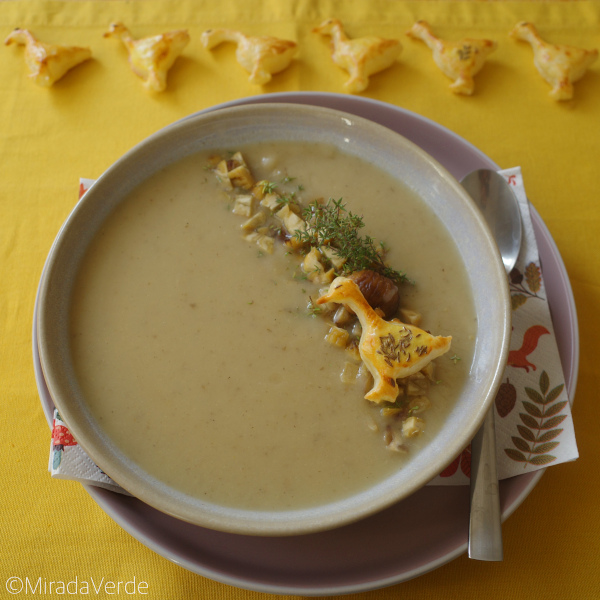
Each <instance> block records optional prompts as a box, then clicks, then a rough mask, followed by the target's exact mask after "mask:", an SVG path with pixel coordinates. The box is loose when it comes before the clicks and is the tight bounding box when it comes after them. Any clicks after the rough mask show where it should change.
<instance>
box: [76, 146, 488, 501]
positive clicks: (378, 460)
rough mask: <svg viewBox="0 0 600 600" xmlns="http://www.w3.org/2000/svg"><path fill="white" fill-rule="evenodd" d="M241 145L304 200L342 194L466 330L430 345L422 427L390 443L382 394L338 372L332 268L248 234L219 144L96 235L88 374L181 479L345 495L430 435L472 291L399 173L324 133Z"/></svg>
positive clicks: (219, 494) (452, 388)
mask: <svg viewBox="0 0 600 600" xmlns="http://www.w3.org/2000/svg"><path fill="white" fill-rule="evenodd" d="M235 150H241V151H242V152H243V155H244V157H245V158H246V161H247V163H248V166H249V167H250V170H251V171H252V173H253V175H254V177H255V179H256V180H260V179H264V180H268V181H270V182H274V183H276V185H278V186H279V189H281V190H287V192H286V193H289V194H293V195H295V196H296V197H298V198H301V199H303V200H304V201H305V203H306V204H308V203H309V202H311V201H312V200H314V199H315V198H329V197H332V198H336V199H339V198H343V200H344V202H345V204H346V205H347V207H348V209H349V210H351V211H352V212H353V213H355V214H358V215H361V216H362V217H363V220H364V223H365V228H364V232H365V233H366V234H368V235H370V236H373V238H375V239H376V240H378V241H383V242H385V244H386V246H387V248H388V252H387V255H386V261H387V262H388V263H389V264H390V265H392V266H393V267H394V268H397V269H400V270H403V271H405V272H406V273H407V274H408V276H409V277H410V278H411V280H414V284H412V283H404V284H402V285H401V286H400V295H401V306H403V307H407V308H410V309H414V310H416V311H418V312H419V313H420V314H421V315H422V324H421V327H423V328H424V329H426V330H428V331H431V332H432V333H434V334H436V335H438V334H439V335H452V336H453V339H452V349H451V351H450V352H448V353H447V354H446V355H444V356H441V357H439V358H438V359H436V361H435V377H434V382H432V384H431V385H430V387H429V390H428V393H427V397H428V399H429V401H430V403H431V406H430V407H429V409H428V410H427V412H426V413H425V416H424V417H423V423H424V426H423V431H422V432H421V434H420V435H417V436H415V437H413V438H411V439H410V441H409V443H408V442H407V445H406V447H405V448H404V447H403V451H402V452H398V451H390V448H389V446H388V444H387V443H386V442H385V441H384V437H385V432H384V431H383V430H382V427H381V424H380V421H379V420H378V419H379V417H380V414H381V406H378V405H375V404H373V403H372V402H369V401H367V400H365V399H364V394H365V388H364V385H359V384H353V383H348V382H347V380H344V381H342V380H341V379H340V372H341V371H342V370H343V368H344V364H345V363H346V362H347V358H346V356H345V353H344V352H343V351H341V350H340V349H339V348H338V347H336V346H335V345H332V344H330V343H327V342H325V341H324V337H325V335H326V333H327V331H328V325H327V324H326V322H325V320H324V319H322V318H318V317H315V315H314V314H313V311H311V302H310V298H311V297H313V298H314V297H318V295H319V291H318V290H319V288H322V287H323V285H322V284H321V285H319V284H317V283H313V282H311V281H309V280H308V279H307V278H306V277H303V274H302V271H301V270H299V268H298V262H297V261H294V257H291V256H290V253H289V251H288V249H287V247H286V246H285V245H284V244H283V243H276V244H275V248H274V251H273V253H272V254H269V253H267V252H263V251H262V250H261V249H260V247H258V246H257V245H256V244H254V243H251V242H249V241H248V240H246V239H243V236H242V235H241V234H240V224H241V223H242V222H243V221H244V220H245V219H240V217H239V216H238V215H237V214H233V213H232V201H231V196H230V195H229V194H227V193H225V192H224V191H223V186H222V182H220V181H219V178H218V177H216V176H215V174H214V172H212V170H211V169H208V168H207V165H208V164H209V158H210V157H209V156H208V155H197V156H192V157H189V158H187V159H185V160H183V161H181V162H179V163H177V164H174V165H172V166H170V167H168V168H166V169H165V170H164V171H162V172H160V173H157V174H156V175H154V176H153V177H152V178H151V179H150V180H148V181H147V182H145V183H144V184H143V185H141V186H140V187H139V188H138V189H137V190H135V192H134V193H132V194H131V196H130V197H129V198H127V199H126V201H124V202H123V203H122V204H121V205H120V206H119V208H118V209H117V210H116V211H115V212H114V213H113V214H112V215H111V216H110V218H109V219H108V220H107V221H106V223H105V224H104V226H103V228H102V230H101V231H100V232H99V234H98V236H97V237H96V239H95V240H94V241H93V243H92V245H91V247H90V249H89V251H88V253H87V255H86V257H85V260H84V263H83V266H82V268H81V271H80V273H79V275H78V279H77V281H76V285H75V291H74V295H73V311H72V321H71V341H72V352H73V357H74V363H75V369H76V373H77V377H78V379H79V384H80V386H81V389H82V391H83V393H84V395H85V398H86V401H87V403H88V405H89V409H90V412H91V413H92V415H93V417H94V418H95V419H96V420H97V421H98V422H99V424H100V425H101V427H102V428H103V429H104V430H105V432H106V433H107V434H108V435H109V436H110V438H111V439H112V440H114V442H115V443H116V444H117V446H118V447H119V448H120V449H121V450H122V451H123V453H124V454H126V455H127V456H128V457H130V458H131V459H132V460H133V461H134V462H135V463H137V464H138V465H139V466H140V467H141V468H142V469H144V470H145V471H146V472H147V473H148V474H150V475H151V476H153V477H156V478H158V479H160V480H161V481H163V482H166V483H167V484H169V485H171V486H173V487H174V488H176V489H178V490H180V491H182V492H184V493H187V494H190V495H192V496H194V497H198V498H201V499H205V500H207V501H210V502H215V503H218V504H222V505H227V506H233V507H240V508H247V509H296V508H304V507H309V506H313V505H316V504H321V503H323V502H328V501H334V500H337V499H339V498H341V497H344V496H349V495H351V494H353V493H356V492H359V491H362V490H364V489H366V488H367V487H369V486H371V485H372V484H374V483H376V482H378V481H381V480H383V479H384V478H385V477H386V476H388V475H390V474H392V473H393V472H394V471H396V470H397V469H399V468H401V467H402V465H403V464H405V462H406V460H407V459H410V456H411V454H413V453H414V452H418V450H419V448H420V447H421V446H422V445H423V444H426V443H427V442H428V440H430V439H431V438H432V436H435V433H436V431H437V430H438V429H439V427H440V425H441V424H442V423H443V421H444V418H445V416H446V415H447V414H448V411H449V410H450V409H451V407H452V405H453V403H454V400H455V398H457V396H458V395H459V394H460V390H461V387H462V385H463V384H464V382H465V380H466V377H467V376H468V371H469V366H470V363H471V360H472V355H473V346H474V339H475V336H476V330H477V323H476V319H475V315H474V312H473V307H472V300H471V292H470V289H469V286H468V283H467V279H466V275H465V273H464V272H463V267H462V265H461V262H460V260H459V257H458V253H457V251H456V249H455V247H454V245H453V242H452V240H451V239H450V238H449V236H448V234H447V233H446V232H445V230H444V228H443V226H442V224H440V223H439V222H438V221H437V218H436V217H435V215H433V214H432V213H431V212H430V210H429V208H428V207H426V206H425V205H424V204H423V203H422V202H421V201H420V200H419V198H417V197H415V196H414V195H413V194H412V193H411V192H410V191H409V190H408V189H407V188H406V187H405V186H404V185H403V184H402V182H400V181H396V180H395V179H393V178H392V177H390V176H389V175H387V174H385V173H383V172H381V171H380V170H379V169H377V168H376V167H375V166H373V165H369V164H366V163H364V162H363V161H361V160H359V159H357V158H353V157H351V156H347V155H345V154H342V153H340V152H339V151H338V150H335V149H333V148H331V147H327V146H314V145H303V144H291V143H285V142H281V143H275V144H268V145H261V146H255V147H247V148H239V149H237V148H236V149H235ZM388 441H389V440H388ZM406 449H407V450H408V451H407V452H404V450H406Z"/></svg>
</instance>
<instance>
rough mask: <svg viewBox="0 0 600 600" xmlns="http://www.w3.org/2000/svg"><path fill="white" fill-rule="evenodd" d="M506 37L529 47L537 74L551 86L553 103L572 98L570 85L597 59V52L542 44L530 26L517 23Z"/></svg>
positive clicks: (537, 34) (534, 29)
mask: <svg viewBox="0 0 600 600" xmlns="http://www.w3.org/2000/svg"><path fill="white" fill-rule="evenodd" d="M509 35H510V37H512V38H514V39H516V40H522V41H524V42H528V43H529V44H531V47H532V48H533V63H534V65H535V67H536V68H537V70H538V71H539V73H540V75H541V76H542V77H543V78H544V79H545V80H546V81H547V82H548V83H549V84H550V85H551V86H552V89H551V90H550V96H551V97H552V98H554V99H555V100H570V99H571V98H573V94H574V89H573V83H574V82H576V81H577V80H579V79H581V78H582V77H583V76H584V74H585V72H586V71H587V69H588V67H589V66H590V65H591V64H592V63H593V62H594V61H595V60H596V59H597V58H598V50H596V49H594V50H583V49H581V48H575V47H573V46H564V45H562V46H559V45H557V44H549V43H548V42H545V41H544V40H543V39H542V38H541V37H540V35H539V33H538V32H537V30H536V28H535V26H534V25H533V24H532V23H526V22H525V21H522V22H521V23H517V25H516V26H515V27H514V29H513V30H512V31H511V32H510V34H509Z"/></svg>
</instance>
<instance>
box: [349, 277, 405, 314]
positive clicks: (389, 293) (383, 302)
mask: <svg viewBox="0 0 600 600" xmlns="http://www.w3.org/2000/svg"><path fill="white" fill-rule="evenodd" d="M349 278H350V279H352V280H353V281H354V282H355V283H356V284H357V285H358V287H359V288H360V291H361V293H362V295H363V296H364V297H365V300H366V301H367V302H368V303H369V304H370V305H371V306H372V307H373V308H380V309H381V310H382V311H383V313H384V318H386V319H391V318H392V317H394V316H395V315H396V312H397V311H398V305H399V304H400V292H399V291H398V286H397V285H396V284H395V283H394V282H393V281H392V280H391V279H390V278H389V277H386V276H385V275H381V274H380V273H377V272H376V271H371V270H370V269H364V270H363V271H355V272H354V273H352V274H351V275H350V276H349Z"/></svg>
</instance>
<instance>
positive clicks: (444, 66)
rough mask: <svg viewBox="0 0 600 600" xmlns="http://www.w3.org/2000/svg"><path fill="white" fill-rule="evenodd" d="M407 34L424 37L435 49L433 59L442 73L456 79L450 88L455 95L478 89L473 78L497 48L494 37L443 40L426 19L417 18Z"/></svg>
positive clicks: (470, 92) (416, 37) (418, 37)
mask: <svg viewBox="0 0 600 600" xmlns="http://www.w3.org/2000/svg"><path fill="white" fill-rule="evenodd" d="M406 35H408V36H409V37H411V38H413V39H420V40H423V41H424V42H425V43H426V44H427V46H429V48H430V49H431V50H432V52H433V60H434V62H435V64H436V65H437V66H438V67H439V68H440V70H441V71H442V73H444V75H446V76H447V77H449V78H450V79H452V80H453V83H451V84H450V89H451V90H452V91H453V92H454V93H455V94H464V95H466V96H470V95H471V94H473V92H474V91H475V81H474V79H473V77H474V76H475V75H476V74H477V73H478V72H479V71H480V70H481V68H482V67H483V65H484V63H485V60H486V58H487V57H488V55H489V54H490V53H491V52H493V51H494V50H495V49H496V46H497V44H496V42H495V41H492V40H477V39H471V38H465V39H462V40H460V41H449V40H442V39H440V38H439V37H436V36H435V35H434V34H433V31H432V29H431V27H430V25H429V24H428V23H427V22H426V21H417V22H416V23H415V24H414V25H413V26H412V27H411V29H409V30H408V31H407V32H406Z"/></svg>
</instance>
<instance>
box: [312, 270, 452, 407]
mask: <svg viewBox="0 0 600 600" xmlns="http://www.w3.org/2000/svg"><path fill="white" fill-rule="evenodd" d="M327 302H337V303H339V304H344V305H345V306H347V307H348V308H350V309H351V310H352V311H353V312H354V313H355V314H356V316H357V317H358V320H359V321H360V324H361V326H362V334H361V337H360V342H359V345H358V350H359V352H360V357H361V358H362V360H363V362H364V363H365V365H366V367H367V369H369V371H370V373H371V375H373V380H374V385H373V388H372V389H371V390H370V391H369V392H368V393H367V394H366V396H365V398H366V399H367V400H371V401H372V402H377V403H379V402H394V401H395V400H396V397H397V396H398V392H399V389H398V384H397V383H396V379H402V378H403V377H408V376H409V375H412V374H413V373H416V372H417V371H420V370H421V369H423V368H424V367H425V366H427V365H428V364H429V363H430V362H431V361H432V360H433V359H434V358H437V357H438V356H441V355H442V354H444V353H445V352H447V351H448V350H449V349H450V344H451V340H452V337H443V336H432V335H430V334H429V333H427V332H426V331H424V330H423V329H420V328H419V327H416V326H414V325H408V324H406V323H402V322H400V321H399V320H398V319H393V320H391V321H385V320H384V319H383V318H381V317H380V316H379V315H378V314H377V312H376V311H375V310H374V309H373V308H372V307H371V305H370V304H369V303H368V302H367V301H366V300H365V297H364V296H363V295H362V293H361V291H360V289H359V287H358V285H357V284H356V283H355V282H354V281H352V280H351V279H349V278H347V277H337V278H336V279H334V280H333V281H332V282H331V285H330V286H329V291H328V292H327V293H326V294H324V295H323V296H321V297H320V298H319V299H318V300H317V304H325V303H327Z"/></svg>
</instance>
